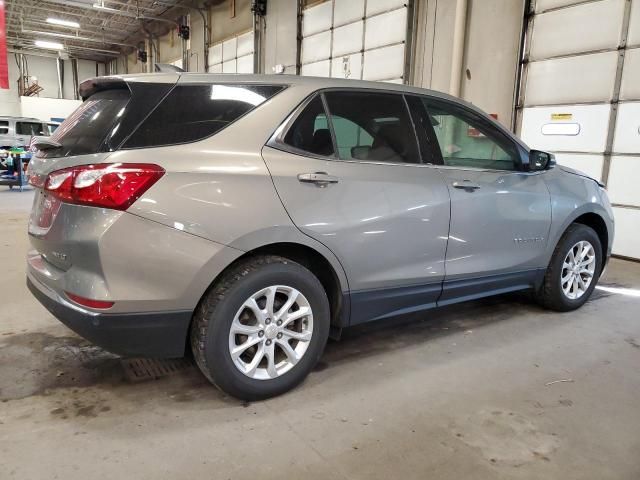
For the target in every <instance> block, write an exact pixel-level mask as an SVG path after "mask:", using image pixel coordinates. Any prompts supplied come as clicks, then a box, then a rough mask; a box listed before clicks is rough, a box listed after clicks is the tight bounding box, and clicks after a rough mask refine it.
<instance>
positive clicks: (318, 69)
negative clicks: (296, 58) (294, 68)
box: [301, 60, 330, 77]
mask: <svg viewBox="0 0 640 480" xmlns="http://www.w3.org/2000/svg"><path fill="white" fill-rule="evenodd" d="M329 63H330V62H329V60H323V61H321V62H316V63H307V64H306V65H302V69H301V73H302V75H308V76H311V77H328V76H329Z"/></svg>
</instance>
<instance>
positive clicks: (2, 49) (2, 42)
mask: <svg viewBox="0 0 640 480" xmlns="http://www.w3.org/2000/svg"><path fill="white" fill-rule="evenodd" d="M0 88H5V89H6V88H9V65H8V64H7V28H6V25H5V21H4V0H0Z"/></svg>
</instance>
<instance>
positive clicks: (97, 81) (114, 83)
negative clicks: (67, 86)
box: [78, 77, 129, 101]
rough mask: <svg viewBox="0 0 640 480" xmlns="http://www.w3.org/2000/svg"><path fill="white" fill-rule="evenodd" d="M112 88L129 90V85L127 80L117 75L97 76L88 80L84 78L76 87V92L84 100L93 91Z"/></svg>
mask: <svg viewBox="0 0 640 480" xmlns="http://www.w3.org/2000/svg"><path fill="white" fill-rule="evenodd" d="M114 89H126V90H129V86H128V85H127V82H125V81H124V80H123V79H122V78H118V77H98V78H91V79H89V80H85V81H84V82H82V83H81V84H80V87H79V88H78V93H79V94H80V97H81V98H82V100H83V101H84V100H86V99H87V98H89V97H90V96H91V95H93V94H94V93H98V92H101V91H103V90H114Z"/></svg>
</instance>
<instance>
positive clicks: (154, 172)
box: [44, 163, 164, 210]
mask: <svg viewBox="0 0 640 480" xmlns="http://www.w3.org/2000/svg"><path fill="white" fill-rule="evenodd" d="M162 175H164V169H163V168H162V167H160V166H158V165H154V164H149V163H98V164H95V165H79V166H76V167H70V168H64V169H62V170H56V171H55V172H51V173H50V174H49V175H48V176H47V178H46V180H45V181H44V189H45V191H47V192H48V193H49V194H51V195H53V196H54V197H56V198H58V199H59V200H60V201H62V202H66V203H74V204H77V205H89V206H93V207H102V208H112V209H115V210H126V209H127V208H129V207H130V206H131V205H132V204H133V202H135V201H136V200H137V199H138V198H140V197H141V196H142V194H143V193H144V192H146V191H147V190H148V189H149V188H150V187H151V186H152V185H153V184H154V183H156V182H157V181H158V180H159V179H160V177H162Z"/></svg>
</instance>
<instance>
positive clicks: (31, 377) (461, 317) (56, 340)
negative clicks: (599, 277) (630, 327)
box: [0, 290, 608, 401]
mask: <svg viewBox="0 0 640 480" xmlns="http://www.w3.org/2000/svg"><path fill="white" fill-rule="evenodd" d="M606 296H608V294H607V293H606V292H603V291H598V290H597V291H595V292H594V294H593V296H592V298H591V299H590V301H589V302H597V301H598V300H599V299H600V298H603V297H606ZM526 314H534V315H553V312H548V311H546V310H544V309H542V308H540V307H539V306H537V305H536V304H535V303H534V302H533V301H532V300H531V296H530V295H529V294H527V293H522V292H519V293H512V294H505V295H500V296H496V297H490V298H486V299H481V300H476V301H472V302H467V303H464V304H458V305H451V306H448V307H443V308H437V309H432V310H428V311H425V312H421V313H414V314H410V315H406V316H403V317H397V318H393V319H389V320H383V321H377V322H372V323H367V324H362V325H359V326H355V327H351V328H349V329H345V330H343V332H342V337H341V339H340V341H329V343H328V345H327V348H326V351H325V353H324V355H323V357H322V359H321V360H320V362H319V363H318V365H317V366H316V367H315V369H314V371H315V372H319V371H323V370H326V369H328V368H337V367H339V366H341V365H344V364H348V363H350V362H353V361H357V360H359V359H362V358H367V357H375V356H377V355H381V354H383V353H386V352H392V351H395V350H398V351H400V350H402V349H404V348H407V347H411V346H414V345H420V344H425V343H428V342H430V341H433V340H436V339H438V338H441V337H443V336H447V335H453V334H456V333H460V332H468V333H470V332H471V331H474V330H479V329H481V328H483V327H485V326H487V325H490V324H492V323H495V322H501V321H505V320H508V319H511V318H514V317H516V316H522V315H526ZM187 361H188V362H191V360H190V359H187ZM162 362H163V361H162V360H160V361H159V363H158V364H157V365H156V366H153V365H152V366H151V369H152V370H159V371H160V372H161V371H162V370H163V369H164V370H168V373H167V375H166V376H165V375H162V373H160V374H157V375H153V374H152V375H150V376H148V378H147V379H148V380H155V384H156V386H157V387H160V388H161V387H162V385H164V384H165V383H166V387H167V389H169V390H171V391H172V392H173V393H172V394H171V397H172V399H173V400H175V401H189V400H191V399H193V398H196V397H199V396H201V395H199V394H198V393H197V390H199V389H205V388H206V389H207V390H211V391H215V390H214V389H211V388H210V385H209V383H208V382H207V380H206V379H205V378H204V377H203V376H202V375H201V374H200V373H199V372H198V371H197V368H196V367H195V366H194V365H193V364H192V363H191V364H190V365H189V364H187V366H186V367H185V366H184V365H183V366H181V367H180V368H175V367H173V366H168V367H167V365H163V363H162ZM130 363H131V362H130V360H129V359H127V360H124V359H121V358H120V357H118V356H116V355H113V354H111V353H108V352H106V351H104V350H102V349H101V348H100V347H97V346H95V345H92V344H91V343H90V342H88V341H86V340H84V339H82V338H80V337H77V336H75V335H73V334H70V335H68V336H62V337H61V336H53V335H51V334H48V333H42V332H28V333H16V334H12V333H11V332H8V333H5V334H4V335H3V336H0V401H8V400H13V399H20V398H25V397H28V396H32V395H47V394H49V393H51V392H52V391H53V390H56V389H78V388H87V387H94V386H97V387H104V388H107V389H109V388H114V387H120V386H126V385H127V384H130V385H129V387H130V388H134V389H135V388H136V387H137V386H142V385H148V382H145V381H144V380H145V378H143V377H144V376H143V377H141V378H140V379H136V380H135V381H132V375H131V372H127V369H128V368H130ZM163 382H165V383H163ZM176 382H178V384H179V385H175V384H176ZM180 388H184V389H185V390H180ZM207 396H208V394H207Z"/></svg>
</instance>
